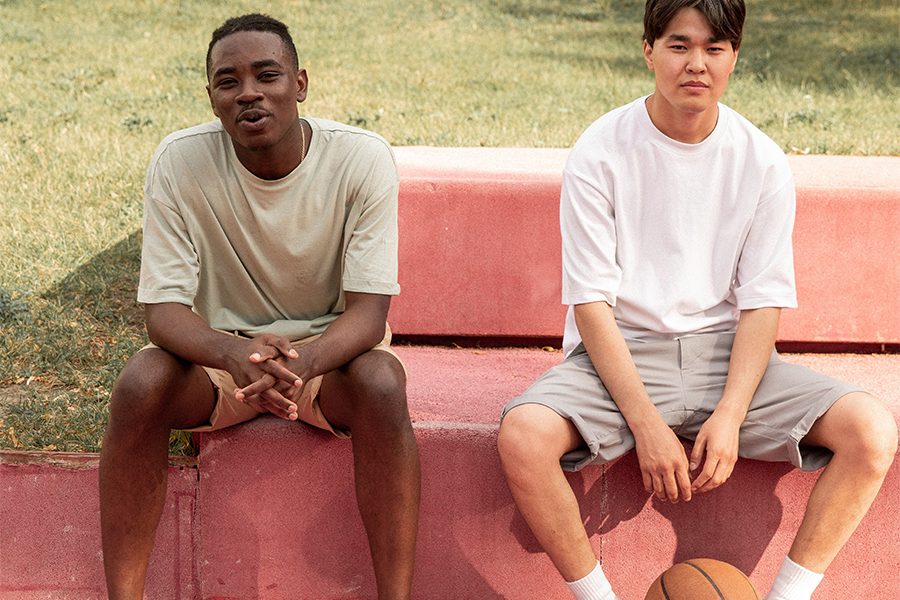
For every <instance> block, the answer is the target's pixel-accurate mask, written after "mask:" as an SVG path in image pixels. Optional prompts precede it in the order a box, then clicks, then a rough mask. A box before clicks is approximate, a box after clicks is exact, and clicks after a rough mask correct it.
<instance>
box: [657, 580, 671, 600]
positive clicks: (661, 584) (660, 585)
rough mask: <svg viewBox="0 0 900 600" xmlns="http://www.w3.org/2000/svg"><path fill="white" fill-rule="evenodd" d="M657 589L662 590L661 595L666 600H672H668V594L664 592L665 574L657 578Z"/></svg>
mask: <svg viewBox="0 0 900 600" xmlns="http://www.w3.org/2000/svg"><path fill="white" fill-rule="evenodd" d="M659 587H661V588H662V593H663V596H665V597H666V600H672V599H671V598H669V592H668V591H667V590H666V574H665V573H663V574H662V576H661V577H660V578H659Z"/></svg>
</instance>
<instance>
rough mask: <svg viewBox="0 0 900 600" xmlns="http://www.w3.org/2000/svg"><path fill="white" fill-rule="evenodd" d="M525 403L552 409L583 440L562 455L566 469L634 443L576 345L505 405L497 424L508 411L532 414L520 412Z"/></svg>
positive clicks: (613, 455)
mask: <svg viewBox="0 0 900 600" xmlns="http://www.w3.org/2000/svg"><path fill="white" fill-rule="evenodd" d="M529 404H535V405H540V406H543V407H546V408H548V409H551V410H552V411H554V412H555V413H556V414H558V415H559V416H560V417H562V419H564V420H565V421H567V422H568V423H571V425H572V426H574V429H575V430H576V431H577V435H578V436H580V438H581V440H583V441H582V443H581V444H579V445H578V447H576V448H574V449H568V451H567V452H565V454H563V456H562V459H561V460H560V463H561V465H562V467H563V468H564V469H566V470H569V471H575V470H578V469H581V468H582V467H584V466H587V465H588V464H591V463H597V464H599V463H603V462H608V461H610V460H613V459H614V458H617V457H619V456H621V455H622V454H624V453H625V452H627V451H628V450H629V449H631V448H632V447H633V446H634V438H633V437H632V435H631V430H630V429H628V423H627V422H626V421H625V418H624V417H623V416H622V414H621V413H620V412H619V409H618V406H617V405H616V403H615V402H614V401H613V399H612V398H611V397H610V395H609V392H607V390H606V387H605V386H604V385H603V383H602V382H601V381H600V377H599V376H598V375H597V371H596V370H595V369H594V365H593V363H592V362H591V359H590V357H589V356H588V354H587V352H585V351H584V347H583V346H581V345H579V347H578V348H576V349H575V350H574V351H573V352H572V353H570V354H569V356H567V357H566V359H565V360H564V361H563V362H561V363H560V364H558V365H556V366H554V367H551V368H550V369H549V370H548V371H547V372H545V373H544V374H543V375H541V376H540V377H539V378H538V379H537V380H535V382H534V383H532V384H531V385H530V386H529V387H528V389H527V390H525V392H524V393H523V394H522V395H521V396H519V397H517V398H515V399H513V400H511V401H510V402H509V403H508V404H507V405H506V406H505V407H504V409H503V413H502V415H501V427H503V423H504V422H505V420H506V419H507V418H508V417H509V415H510V414H518V415H519V416H523V415H526V414H528V413H534V412H535V411H533V410H527V411H524V412H520V407H522V408H524V407H525V406H526V405H529ZM514 411H515V412H514Z"/></svg>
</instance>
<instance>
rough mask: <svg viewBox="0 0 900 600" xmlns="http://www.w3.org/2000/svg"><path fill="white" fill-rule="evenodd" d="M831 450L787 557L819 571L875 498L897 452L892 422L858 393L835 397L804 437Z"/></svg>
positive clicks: (872, 401)
mask: <svg viewBox="0 0 900 600" xmlns="http://www.w3.org/2000/svg"><path fill="white" fill-rule="evenodd" d="M802 443H803V444H805V445H810V446H822V447H825V448H828V449H830V450H831V451H832V452H834V457H833V458H832V459H831V462H830V463H829V464H828V466H827V467H825V470H824V471H823V472H822V475H821V476H820V477H819V480H818V481H817V482H816V485H815V487H814V488H813V491H812V493H811V494H810V497H809V501H808V503H807V505H806V514H805V515H804V517H803V522H802V523H801V524H800V529H799V530H798V532H797V536H796V537H795V538H794V543H793V545H792V546H791V550H790V553H789V554H788V556H789V557H790V559H791V560H792V561H794V562H795V563H797V564H798V565H801V566H803V567H806V568H807V569H809V570H810V571H814V572H816V573H824V572H825V569H827V568H828V566H829V565H830V564H831V562H832V561H833V560H834V558H835V556H837V553H838V551H839V550H840V549H841V548H842V547H843V546H844V544H845V543H847V540H848V539H849V538H850V535H851V534H852V533H853V532H854V531H855V530H856V527H857V526H858V525H859V523H860V521H861V520H862V518H863V516H864V515H865V514H866V511H868V510H869V507H870V506H871V505H872V502H873V501H874V500H875V496H876V495H877V494H878V490H880V489H881V484H882V482H883V481H884V478H885V476H886V475H887V472H888V469H889V468H890V466H891V463H892V462H893V460H894V455H895V454H896V452H897V424H896V423H895V422H894V418H893V416H892V415H891V412H890V411H889V410H888V409H887V408H886V407H885V406H884V405H883V404H882V403H881V402H879V401H878V400H876V399H875V398H873V397H872V396H870V395H868V394H864V393H861V392H857V393H853V394H847V395H846V396H844V397H842V398H841V399H839V400H838V401H837V402H836V403H835V404H834V405H833V406H832V407H831V409H830V410H829V411H828V412H827V413H825V414H824V415H823V416H822V417H821V418H820V419H819V420H818V421H817V422H816V424H815V425H814V426H813V427H812V429H811V430H810V432H809V434H808V435H807V436H806V437H805V438H803V442H802Z"/></svg>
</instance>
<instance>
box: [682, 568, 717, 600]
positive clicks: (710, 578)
mask: <svg viewBox="0 0 900 600" xmlns="http://www.w3.org/2000/svg"><path fill="white" fill-rule="evenodd" d="M685 564H687V565H691V566H692V567H694V568H695V569H697V570H698V571H700V574H701V575H703V576H704V577H706V580H707V581H709V584H710V585H711V586H713V589H714V590H716V593H717V594H718V595H719V600H726V599H725V596H723V595H722V592H721V591H720V590H719V586H717V585H716V582H715V581H713V580H712V577H710V576H709V575H707V574H706V571H704V570H703V569H701V568H700V567H698V566H697V565H695V564H694V563H692V562H690V561H688V562H686V563H685Z"/></svg>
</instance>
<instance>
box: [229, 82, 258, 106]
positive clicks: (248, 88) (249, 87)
mask: <svg viewBox="0 0 900 600" xmlns="http://www.w3.org/2000/svg"><path fill="white" fill-rule="evenodd" d="M261 98H262V92H260V91H259V90H258V89H257V88H256V86H255V85H253V82H247V83H244V84H242V85H241V90H240V93H239V94H238V95H237V96H236V97H235V101H236V102H238V103H239V104H253V103H254V102H256V101H257V100H260V99H261Z"/></svg>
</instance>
